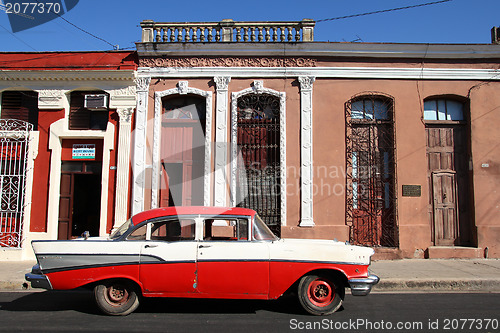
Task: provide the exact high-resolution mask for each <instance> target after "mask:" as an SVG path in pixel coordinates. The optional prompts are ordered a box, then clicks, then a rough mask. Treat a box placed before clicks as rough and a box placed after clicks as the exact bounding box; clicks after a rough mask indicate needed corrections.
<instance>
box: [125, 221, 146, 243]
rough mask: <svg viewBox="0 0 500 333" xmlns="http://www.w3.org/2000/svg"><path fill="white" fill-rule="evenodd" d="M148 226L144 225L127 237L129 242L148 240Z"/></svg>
mask: <svg viewBox="0 0 500 333" xmlns="http://www.w3.org/2000/svg"><path fill="white" fill-rule="evenodd" d="M146 231H147V226H146V225H145V224H144V225H142V226H140V227H139V228H137V229H135V230H134V231H132V232H131V233H130V235H128V236H127V240H146Z"/></svg>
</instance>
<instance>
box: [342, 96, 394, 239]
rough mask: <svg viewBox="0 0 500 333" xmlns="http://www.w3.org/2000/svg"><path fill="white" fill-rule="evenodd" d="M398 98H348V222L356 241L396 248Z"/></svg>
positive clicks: (352, 236)
mask: <svg viewBox="0 0 500 333" xmlns="http://www.w3.org/2000/svg"><path fill="white" fill-rule="evenodd" d="M393 113H394V109H393V100H392V98H390V97H386V96H383V95H379V94H374V93H368V94H364V95H361V96H357V97H354V98H353V99H351V100H350V101H349V102H347V103H346V108H345V117H346V171H347V172H346V224H347V225H349V227H350V241H351V242H352V243H354V244H363V245H370V246H388V247H396V246H397V245H398V238H397V237H398V233H397V225H396V177H395V171H396V160H395V146H394V115H393Z"/></svg>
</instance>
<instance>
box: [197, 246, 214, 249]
mask: <svg viewBox="0 0 500 333" xmlns="http://www.w3.org/2000/svg"><path fill="white" fill-rule="evenodd" d="M204 247H212V245H200V246H198V248H199V249H203V248H204Z"/></svg>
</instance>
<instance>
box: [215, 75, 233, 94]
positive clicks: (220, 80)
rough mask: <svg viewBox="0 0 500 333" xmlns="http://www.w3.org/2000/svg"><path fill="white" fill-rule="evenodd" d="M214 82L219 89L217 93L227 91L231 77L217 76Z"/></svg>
mask: <svg viewBox="0 0 500 333" xmlns="http://www.w3.org/2000/svg"><path fill="white" fill-rule="evenodd" d="M214 82H215V85H216V87H217V91H222V90H227V87H228V85H229V82H231V77H230V76H215V77H214Z"/></svg>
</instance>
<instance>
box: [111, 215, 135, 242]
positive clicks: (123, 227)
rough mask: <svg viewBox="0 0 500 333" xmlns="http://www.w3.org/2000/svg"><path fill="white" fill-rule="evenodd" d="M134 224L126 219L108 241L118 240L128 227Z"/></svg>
mask: <svg viewBox="0 0 500 333" xmlns="http://www.w3.org/2000/svg"><path fill="white" fill-rule="evenodd" d="M133 225H134V224H133V223H132V219H128V220H127V221H126V222H125V223H123V224H122V225H121V226H120V227H119V228H118V229H116V230H115V232H113V233H112V234H111V236H109V239H117V238H120V237H121V236H122V235H123V234H124V233H125V232H126V231H127V230H128V229H129V228H130V227H132V226H133Z"/></svg>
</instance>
